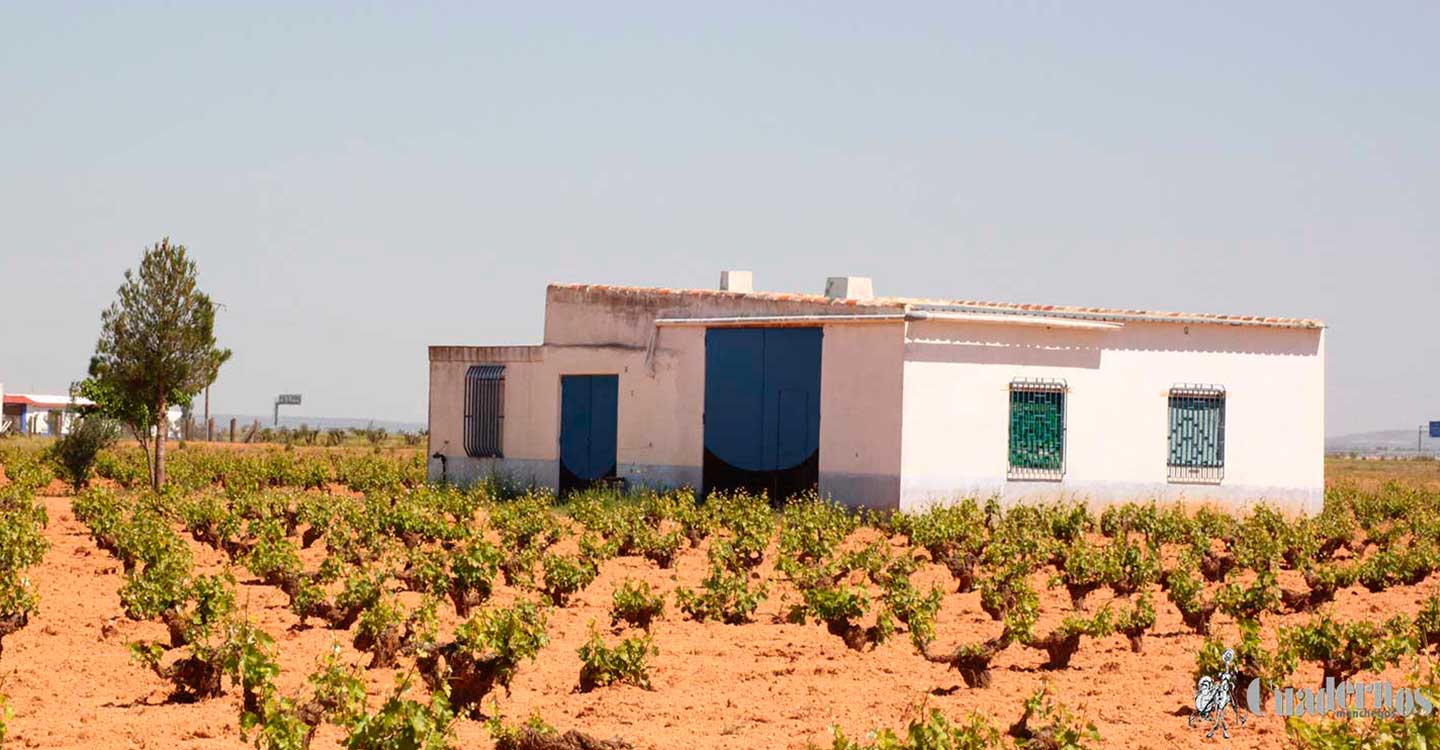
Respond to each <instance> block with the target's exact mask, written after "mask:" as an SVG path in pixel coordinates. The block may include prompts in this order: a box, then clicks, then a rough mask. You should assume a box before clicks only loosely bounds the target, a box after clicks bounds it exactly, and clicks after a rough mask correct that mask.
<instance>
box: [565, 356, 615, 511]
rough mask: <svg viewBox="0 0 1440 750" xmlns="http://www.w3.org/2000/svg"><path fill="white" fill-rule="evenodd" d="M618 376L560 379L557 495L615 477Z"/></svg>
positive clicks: (569, 376) (567, 376)
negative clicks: (558, 492)
mask: <svg viewBox="0 0 1440 750" xmlns="http://www.w3.org/2000/svg"><path fill="white" fill-rule="evenodd" d="M619 393H620V378H619V376H617V375H562V376H561V377H560V492H561V494H564V493H567V492H570V491H571V490H577V489H584V488H586V487H589V486H590V485H592V484H595V483H596V482H600V481H603V480H606V479H611V478H613V477H614V476H615V469H616V466H615V428H616V416H617V415H616V412H617V410H618V404H619Z"/></svg>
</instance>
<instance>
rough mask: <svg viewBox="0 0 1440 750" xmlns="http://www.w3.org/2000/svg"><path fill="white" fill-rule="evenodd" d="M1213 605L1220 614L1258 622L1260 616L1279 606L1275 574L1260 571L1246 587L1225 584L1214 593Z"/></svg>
mask: <svg viewBox="0 0 1440 750" xmlns="http://www.w3.org/2000/svg"><path fill="white" fill-rule="evenodd" d="M1215 603H1216V605H1217V606H1218V607H1219V609H1220V611H1221V612H1224V613H1225V614H1227V615H1230V616H1231V617H1234V618H1235V619H1237V620H1247V621H1259V619H1260V616H1261V615H1262V614H1264V613H1266V612H1272V611H1274V610H1275V609H1276V608H1277V606H1278V605H1279V604H1280V587H1279V586H1278V585H1277V584H1276V583H1275V573H1274V572H1272V571H1270V570H1262V571H1260V572H1259V573H1257V574H1256V575H1255V580H1254V581H1252V582H1251V583H1250V585H1248V586H1245V585H1242V584H1240V583H1238V582H1235V583H1227V584H1225V585H1224V586H1222V587H1221V588H1220V590H1219V591H1217V592H1215Z"/></svg>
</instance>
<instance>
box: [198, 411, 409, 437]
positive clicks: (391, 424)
mask: <svg viewBox="0 0 1440 750" xmlns="http://www.w3.org/2000/svg"><path fill="white" fill-rule="evenodd" d="M212 416H213V417H215V427H216V429H219V428H220V426H221V425H227V426H228V425H229V424H230V418H231V417H234V418H235V423H236V424H237V425H239V426H247V425H249V424H250V423H251V422H254V421H255V420H257V419H258V420H260V426H261V427H269V426H270V425H271V422H272V420H273V416H272V415H265V416H258V415H254V414H214V415H212ZM197 419H198V416H197ZM302 424H303V425H307V426H309V427H314V428H316V429H319V430H331V429H343V430H348V429H352V428H357V427H372V426H373V427H383V428H385V431H386V432H392V433H394V432H419V431H420V430H423V429H425V423H424V422H396V421H392V420H388V419H363V418H360V417H298V416H289V415H286V414H281V415H280V426H281V427H299V426H300V425H302Z"/></svg>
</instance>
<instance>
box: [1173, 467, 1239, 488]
mask: <svg viewBox="0 0 1440 750" xmlns="http://www.w3.org/2000/svg"><path fill="white" fill-rule="evenodd" d="M1224 480H1225V469H1224V468H1223V467H1212V468H1200V467H1184V466H1171V467H1170V470H1169V475H1168V476H1167V477H1166V481H1168V482H1169V483H1170V484H1204V485H1217V484H1220V483H1221V482H1223V481H1224Z"/></svg>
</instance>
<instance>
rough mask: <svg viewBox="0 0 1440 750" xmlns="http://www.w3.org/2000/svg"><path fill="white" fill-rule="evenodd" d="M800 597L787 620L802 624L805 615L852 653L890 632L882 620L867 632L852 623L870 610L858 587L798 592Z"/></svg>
mask: <svg viewBox="0 0 1440 750" xmlns="http://www.w3.org/2000/svg"><path fill="white" fill-rule="evenodd" d="M800 593H801V595H802V596H803V597H804V605H803V606H802V607H800V608H798V609H797V610H793V611H792V612H791V615H790V619H791V620H792V621H796V622H803V621H804V619H805V615H806V614H809V615H810V616H811V617H814V618H815V619H816V620H818V621H819V622H822V623H824V624H825V629H826V630H827V631H829V632H830V634H831V635H834V636H838V637H839V638H841V639H842V640H844V641H845V645H846V646H848V647H849V648H851V649H853V650H856V651H859V650H860V649H863V648H864V647H865V646H866V644H869V643H879V642H881V641H883V640H885V638H886V637H888V636H889V634H890V629H891V628H890V627H889V623H887V622H886V620H887V618H885V617H881V618H880V620H879V622H877V623H876V624H875V626H873V627H871V628H868V629H867V628H864V627H861V626H860V624H859V623H857V622H856V620H859V619H860V618H862V617H864V616H865V613H866V612H868V611H869V610H870V599H869V597H868V596H867V595H866V593H865V589H864V588H862V587H860V586H848V585H845V584H836V585H830V586H813V587H809V588H805V589H802V590H801V592H800Z"/></svg>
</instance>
